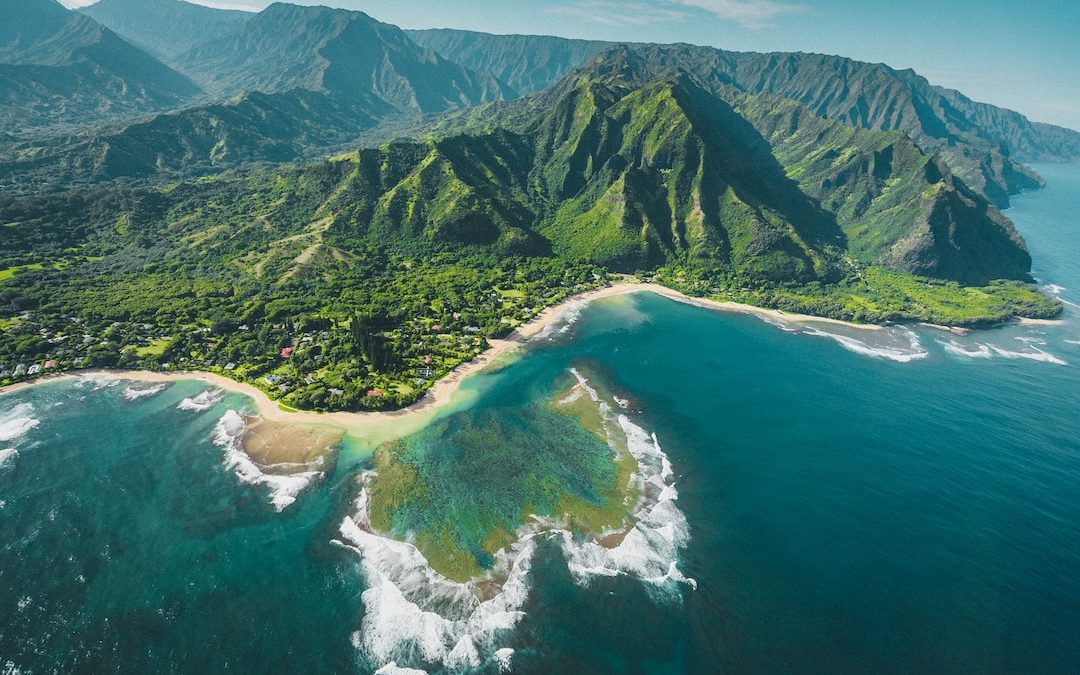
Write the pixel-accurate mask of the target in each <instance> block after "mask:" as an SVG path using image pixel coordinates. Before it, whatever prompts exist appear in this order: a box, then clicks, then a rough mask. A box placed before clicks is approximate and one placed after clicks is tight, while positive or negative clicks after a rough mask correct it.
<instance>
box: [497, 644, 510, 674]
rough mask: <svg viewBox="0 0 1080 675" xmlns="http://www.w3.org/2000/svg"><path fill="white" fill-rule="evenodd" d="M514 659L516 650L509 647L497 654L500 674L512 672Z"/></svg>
mask: <svg viewBox="0 0 1080 675" xmlns="http://www.w3.org/2000/svg"><path fill="white" fill-rule="evenodd" d="M513 658H514V650H513V649H510V648H509V647H503V648H502V649H500V650H498V651H497V652H495V665H497V666H498V667H499V672H500V673H509V672H510V661H511V660H512V659H513Z"/></svg>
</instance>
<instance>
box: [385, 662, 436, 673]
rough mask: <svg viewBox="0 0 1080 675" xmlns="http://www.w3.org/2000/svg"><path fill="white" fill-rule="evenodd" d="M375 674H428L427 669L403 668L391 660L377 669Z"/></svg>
mask: <svg viewBox="0 0 1080 675" xmlns="http://www.w3.org/2000/svg"><path fill="white" fill-rule="evenodd" d="M375 675H427V671H426V670H420V669H419V668H402V667H401V666H399V665H398V664H396V663H394V662H393V661H391V662H390V663H388V664H386V665H385V666H383V667H382V668H379V669H378V670H376V671H375Z"/></svg>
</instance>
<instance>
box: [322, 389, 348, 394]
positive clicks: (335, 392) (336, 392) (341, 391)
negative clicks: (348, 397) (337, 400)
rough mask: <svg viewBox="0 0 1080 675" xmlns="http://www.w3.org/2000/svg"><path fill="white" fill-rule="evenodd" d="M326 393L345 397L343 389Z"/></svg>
mask: <svg viewBox="0 0 1080 675" xmlns="http://www.w3.org/2000/svg"><path fill="white" fill-rule="evenodd" d="M326 393H328V394H330V395H331V396H344V395H345V390H344V389H327V390H326Z"/></svg>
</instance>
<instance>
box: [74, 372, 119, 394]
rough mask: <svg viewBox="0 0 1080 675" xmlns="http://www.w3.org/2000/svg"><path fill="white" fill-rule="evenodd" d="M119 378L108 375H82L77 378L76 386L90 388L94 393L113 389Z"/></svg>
mask: <svg viewBox="0 0 1080 675" xmlns="http://www.w3.org/2000/svg"><path fill="white" fill-rule="evenodd" d="M118 384H120V378H119V377H117V376H116V375H112V374H110V373H83V374H82V375H80V376H79V382H78V386H82V387H90V388H91V389H92V390H94V391H98V390H99V389H106V388H109V387H115V386H116V385H118Z"/></svg>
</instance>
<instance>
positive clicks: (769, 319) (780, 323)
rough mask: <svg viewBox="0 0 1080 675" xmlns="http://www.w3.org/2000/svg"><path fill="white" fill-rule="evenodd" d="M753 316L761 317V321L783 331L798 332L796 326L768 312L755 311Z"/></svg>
mask: <svg viewBox="0 0 1080 675" xmlns="http://www.w3.org/2000/svg"><path fill="white" fill-rule="evenodd" d="M754 316H756V317H757V318H759V319H761V320H762V321H764V322H765V323H767V324H769V325H770V326H773V327H775V328H779V329H780V330H782V331H784V332H785V333H797V332H799V329H798V328H796V327H795V326H793V325H792V324H791V323H790V322H788V321H784V320H783V319H778V318H776V317H775V316H771V315H769V314H759V313H755V314H754Z"/></svg>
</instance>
